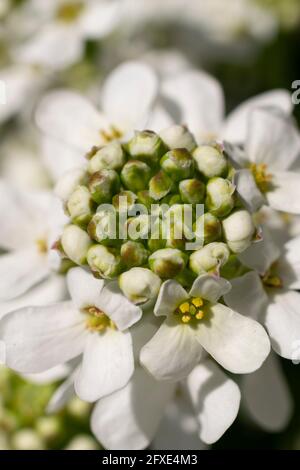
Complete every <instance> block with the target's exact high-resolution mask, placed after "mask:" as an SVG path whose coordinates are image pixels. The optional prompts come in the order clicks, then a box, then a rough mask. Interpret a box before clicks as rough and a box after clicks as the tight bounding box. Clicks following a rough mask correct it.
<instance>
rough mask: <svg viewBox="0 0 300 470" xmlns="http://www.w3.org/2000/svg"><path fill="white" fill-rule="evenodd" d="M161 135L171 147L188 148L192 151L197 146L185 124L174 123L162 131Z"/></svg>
mask: <svg viewBox="0 0 300 470" xmlns="http://www.w3.org/2000/svg"><path fill="white" fill-rule="evenodd" d="M160 137H161V139H162V140H163V142H164V143H165V144H166V146H167V147H169V148H170V149H179V148H186V149H187V150H188V151H189V152H191V151H192V150H193V149H194V148H195V147H196V145H197V144H196V141H195V139H194V136H193V134H191V133H190V132H189V131H188V129H187V128H186V127H185V126H178V125H174V126H171V127H168V128H167V129H164V130H163V131H162V132H160Z"/></svg>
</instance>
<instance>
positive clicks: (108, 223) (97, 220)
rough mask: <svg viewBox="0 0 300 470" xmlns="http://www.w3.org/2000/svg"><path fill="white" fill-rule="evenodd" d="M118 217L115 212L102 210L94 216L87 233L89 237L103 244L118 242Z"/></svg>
mask: <svg viewBox="0 0 300 470" xmlns="http://www.w3.org/2000/svg"><path fill="white" fill-rule="evenodd" d="M117 230H118V227H117V216H116V213H115V211H111V210H106V209H101V210H99V211H97V212H96V214H94V216H93V218H92V220H91V221H90V223H89V225H88V228H87V231H88V234H89V236H90V237H91V238H92V239H93V240H96V242H99V243H102V244H109V245H110V244H114V243H117V242H118V232H117Z"/></svg>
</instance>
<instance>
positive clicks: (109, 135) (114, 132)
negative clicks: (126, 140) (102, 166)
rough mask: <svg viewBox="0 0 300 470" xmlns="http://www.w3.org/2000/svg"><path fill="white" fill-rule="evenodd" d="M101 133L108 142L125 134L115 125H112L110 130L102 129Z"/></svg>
mask: <svg viewBox="0 0 300 470" xmlns="http://www.w3.org/2000/svg"><path fill="white" fill-rule="evenodd" d="M99 133H100V136H101V137H102V139H103V140H104V141H105V142H106V143H109V142H111V141H112V140H116V139H120V138H121V137H122V136H123V133H122V132H121V131H120V130H119V129H117V128H116V127H115V126H110V128H109V130H104V129H100V131H99Z"/></svg>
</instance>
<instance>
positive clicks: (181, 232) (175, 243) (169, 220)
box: [162, 204, 195, 250]
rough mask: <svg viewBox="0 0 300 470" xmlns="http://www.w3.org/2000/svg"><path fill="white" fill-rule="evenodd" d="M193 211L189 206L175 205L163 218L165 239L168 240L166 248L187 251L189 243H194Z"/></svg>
mask: <svg viewBox="0 0 300 470" xmlns="http://www.w3.org/2000/svg"><path fill="white" fill-rule="evenodd" d="M192 223H193V209H192V207H191V205H189V204H174V205H173V206H171V207H170V209H168V210H167V211H166V213H165V214H164V217H163V223H162V229H163V232H162V233H163V238H165V239H166V240H167V242H166V247H168V248H178V249H180V250H184V249H185V244H186V242H187V241H192V240H193V239H194V238H195V237H194V233H193V230H192Z"/></svg>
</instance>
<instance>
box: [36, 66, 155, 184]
mask: <svg viewBox="0 0 300 470" xmlns="http://www.w3.org/2000/svg"><path fill="white" fill-rule="evenodd" d="M156 94H157V79H156V76H155V74H154V73H153V71H152V70H151V69H150V68H149V67H148V66H147V65H144V64H139V63H137V62H127V63H124V64H121V65H120V66H119V67H117V68H116V69H115V70H114V71H113V72H112V73H111V74H110V75H109V76H108V78H107V79H106V81H105V83H104V84H103V87H102V90H101V111H98V110H97V109H96V108H95V107H94V106H93V105H92V104H91V103H90V102H89V101H88V100H87V99H86V98H84V97H82V96H80V95H79V94H77V93H75V92H72V91H67V90H56V91H53V92H50V93H49V94H48V95H46V96H45V97H44V98H43V99H42V100H41V102H40V104H39V106H38V108H37V113H36V120H37V124H38V126H39V127H40V129H41V130H42V132H43V133H44V134H45V136H46V137H45V140H44V158H46V162H47V163H48V165H49V169H50V171H51V173H52V175H53V176H54V178H58V177H59V176H61V175H62V174H63V173H64V172H66V171H67V170H70V169H72V168H73V167H79V166H82V163H83V162H84V160H83V156H84V155H85V154H86V153H87V152H89V151H90V150H91V149H92V148H93V147H97V146H101V145H104V144H107V143H108V142H109V141H111V140H115V139H117V140H118V139H120V138H122V136H127V137H128V134H130V133H132V132H133V130H135V129H139V128H141V127H144V125H145V123H146V122H147V120H148V118H149V113H150V110H151V108H152V105H153V102H154V99H155V98H156ZM53 155H60V158H53Z"/></svg>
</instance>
